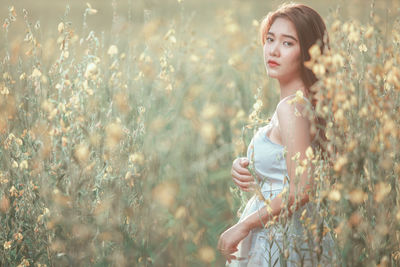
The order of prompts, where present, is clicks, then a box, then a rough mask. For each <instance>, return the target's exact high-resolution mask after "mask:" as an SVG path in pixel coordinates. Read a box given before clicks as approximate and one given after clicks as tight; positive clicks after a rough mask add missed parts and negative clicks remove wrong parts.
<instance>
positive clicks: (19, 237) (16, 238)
mask: <svg viewBox="0 0 400 267" xmlns="http://www.w3.org/2000/svg"><path fill="white" fill-rule="evenodd" d="M23 238H24V236H23V235H22V234H21V233H15V234H14V239H15V240H16V241H19V242H20V241H21V240H22V239H23Z"/></svg>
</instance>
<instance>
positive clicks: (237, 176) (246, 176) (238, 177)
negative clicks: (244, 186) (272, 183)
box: [231, 169, 254, 183]
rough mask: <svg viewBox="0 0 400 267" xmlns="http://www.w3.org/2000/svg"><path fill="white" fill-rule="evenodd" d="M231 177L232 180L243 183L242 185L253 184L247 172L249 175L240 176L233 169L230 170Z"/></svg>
mask: <svg viewBox="0 0 400 267" xmlns="http://www.w3.org/2000/svg"><path fill="white" fill-rule="evenodd" d="M231 175H232V177H233V178H236V179H237V180H239V181H241V182H244V183H248V182H253V181H254V178H253V176H251V173H250V172H249V174H247V175H246V174H240V173H238V172H237V171H236V170H235V169H232V170H231Z"/></svg>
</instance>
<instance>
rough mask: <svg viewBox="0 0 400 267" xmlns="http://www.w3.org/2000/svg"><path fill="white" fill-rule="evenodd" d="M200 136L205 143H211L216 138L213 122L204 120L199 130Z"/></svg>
mask: <svg viewBox="0 0 400 267" xmlns="http://www.w3.org/2000/svg"><path fill="white" fill-rule="evenodd" d="M200 134H201V137H203V140H204V141H205V142H206V143H207V144H212V143H213V142H214V140H215V138H216V135H217V133H216V129H215V126H214V124H212V123H210V122H205V123H203V124H202V125H201V130H200Z"/></svg>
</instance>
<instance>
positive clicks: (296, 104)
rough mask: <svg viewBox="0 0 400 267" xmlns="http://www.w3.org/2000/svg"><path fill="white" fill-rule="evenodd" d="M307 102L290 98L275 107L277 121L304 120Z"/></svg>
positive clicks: (302, 99)
mask: <svg viewBox="0 0 400 267" xmlns="http://www.w3.org/2000/svg"><path fill="white" fill-rule="evenodd" d="M307 104H308V103H307V102H306V100H305V99H304V98H297V97H290V98H288V99H285V100H284V101H282V102H280V103H279V104H278V106H277V107H276V113H277V115H278V120H279V121H283V120H294V119H296V118H304V119H306V113H305V111H306V107H307Z"/></svg>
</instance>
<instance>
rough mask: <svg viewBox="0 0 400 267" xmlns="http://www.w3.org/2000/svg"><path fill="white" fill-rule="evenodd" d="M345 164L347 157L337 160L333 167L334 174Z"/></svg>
mask: <svg viewBox="0 0 400 267" xmlns="http://www.w3.org/2000/svg"><path fill="white" fill-rule="evenodd" d="M347 162H348V159H347V156H346V155H344V156H341V157H339V158H338V159H337V161H336V163H335V165H334V166H333V169H334V170H335V171H336V172H340V171H341V170H342V168H343V166H345V165H346V164H347Z"/></svg>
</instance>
